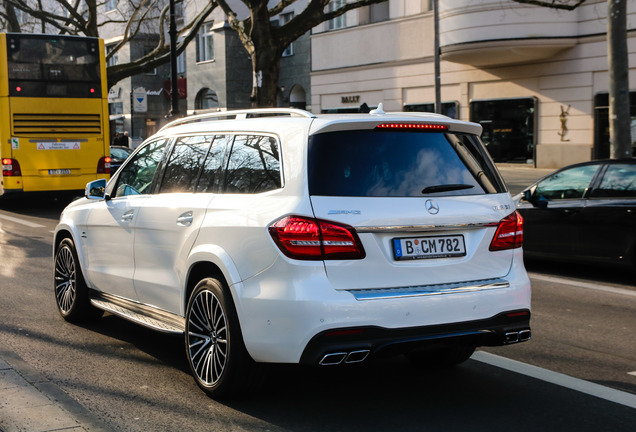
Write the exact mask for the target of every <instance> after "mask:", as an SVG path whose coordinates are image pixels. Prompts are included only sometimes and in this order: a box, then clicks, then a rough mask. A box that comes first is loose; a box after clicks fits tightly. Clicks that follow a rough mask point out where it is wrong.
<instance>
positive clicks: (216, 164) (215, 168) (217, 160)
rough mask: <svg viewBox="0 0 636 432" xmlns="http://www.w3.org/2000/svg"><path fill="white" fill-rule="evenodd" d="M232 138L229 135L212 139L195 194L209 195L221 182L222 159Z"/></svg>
mask: <svg viewBox="0 0 636 432" xmlns="http://www.w3.org/2000/svg"><path fill="white" fill-rule="evenodd" d="M232 138H233V137H232V136H230V135H220V136H217V137H215V138H214V141H213V142H212V146H211V147H210V150H209V151H208V154H207V155H206V157H205V162H203V169H202V170H201V176H200V177H199V183H198V184H197V189H196V190H197V192H202V193H209V192H216V191H217V189H218V185H219V182H220V181H221V172H222V169H223V159H224V156H225V153H226V150H227V149H229V148H230V146H231V145H232Z"/></svg>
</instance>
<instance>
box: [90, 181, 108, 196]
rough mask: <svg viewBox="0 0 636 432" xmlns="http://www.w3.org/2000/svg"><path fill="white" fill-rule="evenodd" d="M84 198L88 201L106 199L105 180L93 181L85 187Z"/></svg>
mask: <svg viewBox="0 0 636 432" xmlns="http://www.w3.org/2000/svg"><path fill="white" fill-rule="evenodd" d="M85 196H86V198H88V199H94V200H102V199H105V198H106V179H99V180H93V181H92V182H90V183H88V184H87V185H86V191H85Z"/></svg>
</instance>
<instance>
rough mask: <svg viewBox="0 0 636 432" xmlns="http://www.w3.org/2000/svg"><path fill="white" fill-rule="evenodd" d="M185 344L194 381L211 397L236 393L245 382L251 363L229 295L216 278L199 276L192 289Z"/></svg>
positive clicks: (248, 377)
mask: <svg viewBox="0 0 636 432" xmlns="http://www.w3.org/2000/svg"><path fill="white" fill-rule="evenodd" d="M185 343H186V354H187V356H188V364H189V366H190V370H191V371H192V375H193V376H194V380H195V381H196V383H197V385H198V386H199V387H200V388H201V389H202V390H203V391H205V392H206V393H207V394H208V395H210V396H211V397H225V396H233V395H236V394H238V393H239V392H241V391H242V390H244V389H245V387H246V386H247V385H248V384H249V380H250V379H251V378H252V376H253V371H254V370H255V366H254V364H253V363H254V362H253V360H252V359H251V358H250V356H249V354H248V353H247V351H246V349H245V346H244V345H243V340H242V337H241V330H240V326H239V322H238V317H237V314H236V311H235V309H234V304H233V302H232V299H231V297H230V294H229V292H228V291H226V290H225V289H224V287H223V284H222V283H221V282H220V281H219V280H217V279H214V278H206V279H203V280H202V281H200V282H199V283H198V284H197V286H196V287H195V288H194V290H193V291H192V294H191V295H190V300H189V301H188V308H187V312H186V332H185Z"/></svg>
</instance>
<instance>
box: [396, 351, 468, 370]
mask: <svg viewBox="0 0 636 432" xmlns="http://www.w3.org/2000/svg"><path fill="white" fill-rule="evenodd" d="M474 352H475V347H473V346H453V347H447V348H439V349H436V350H432V351H415V352H410V353H407V354H405V356H406V358H407V359H408V360H409V361H410V362H411V363H412V364H413V365H415V366H417V367H421V368H428V369H445V368H451V367H453V366H457V365H458V364H460V363H463V362H465V361H466V360H468V359H469V358H470V356H471V355H473V353H474Z"/></svg>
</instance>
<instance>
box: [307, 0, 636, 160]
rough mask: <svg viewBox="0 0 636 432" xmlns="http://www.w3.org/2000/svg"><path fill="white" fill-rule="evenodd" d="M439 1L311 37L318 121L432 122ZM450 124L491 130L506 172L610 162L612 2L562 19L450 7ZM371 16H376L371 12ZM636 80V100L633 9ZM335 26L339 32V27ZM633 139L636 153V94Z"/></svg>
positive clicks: (632, 37)
mask: <svg viewBox="0 0 636 432" xmlns="http://www.w3.org/2000/svg"><path fill="white" fill-rule="evenodd" d="M430 3H431V2H429V1H428V0H388V1H387V2H386V4H387V5H386V6H385V7H386V8H387V12H388V18H387V19H385V20H379V21H377V22H371V21H370V20H368V19H367V20H366V21H365V18H367V17H366V16H364V15H362V14H361V13H360V12H362V13H364V11H363V10H360V11H356V10H353V11H350V12H348V13H347V15H346V16H345V18H344V20H343V22H341V23H335V24H334V23H331V24H330V23H325V24H324V25H322V26H319V27H318V28H316V29H315V30H314V32H313V34H312V40H311V44H312V46H311V49H312V72H311V98H312V107H311V108H312V110H313V111H314V112H348V111H355V110H357V109H359V107H360V106H361V105H362V104H366V105H368V106H369V107H373V106H377V104H378V103H379V102H383V104H384V109H385V110H386V111H389V110H390V111H430V110H432V109H433V107H434V102H435V76H434V30H433V29H434V21H433V20H434V16H433V15H434V14H433V12H432V11H431V6H430ZM439 5H440V11H439V28H440V55H441V74H440V76H441V101H442V103H443V104H442V110H443V113H444V114H446V115H449V116H451V117H456V118H460V119H462V120H470V121H475V122H478V123H481V124H482V126H483V128H484V133H483V140H484V142H485V144H486V145H487V146H488V149H489V151H490V153H491V155H492V156H493V158H494V159H495V161H497V162H510V163H520V164H528V165H532V166H536V167H541V168H557V167H561V166H564V165H567V164H570V163H574V162H579V161H585V160H590V159H595V158H603V157H608V156H609V121H608V90H609V73H608V63H607V41H606V32H607V30H606V29H607V1H606V0H588V1H587V2H586V3H584V4H583V5H582V6H580V7H579V8H577V9H575V10H574V11H559V10H554V9H547V8H541V7H536V6H528V5H521V4H519V3H515V2H512V1H503V2H502V1H501V0H439ZM367 13H368V12H367ZM627 23H628V51H629V56H630V71H629V75H630V76H629V78H630V83H631V85H632V89H634V88H636V87H634V86H636V2H628V16H627ZM330 25H331V28H330V27H329V26H330ZM631 96H632V97H631V100H632V107H631V109H632V137H633V141H636V92H634V91H632V93H631Z"/></svg>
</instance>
